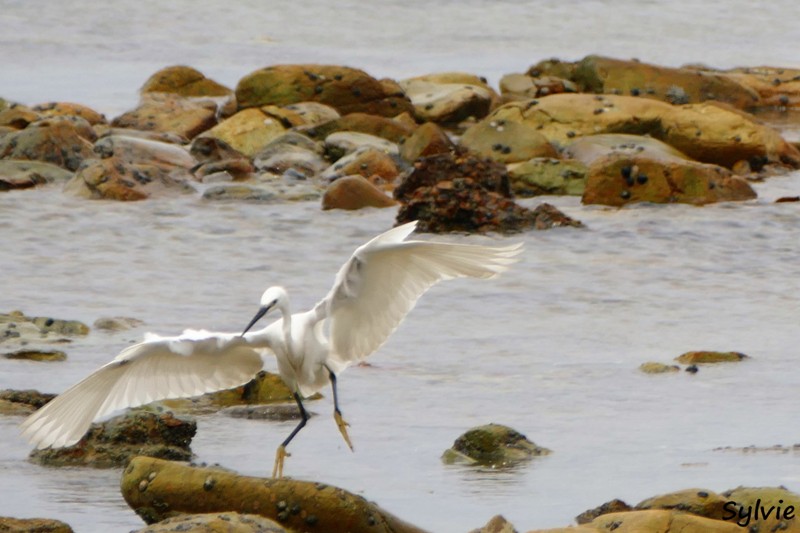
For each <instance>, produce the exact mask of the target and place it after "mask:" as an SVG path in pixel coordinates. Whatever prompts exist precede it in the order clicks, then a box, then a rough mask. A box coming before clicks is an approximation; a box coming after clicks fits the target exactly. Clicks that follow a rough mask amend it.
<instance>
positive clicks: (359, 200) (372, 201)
mask: <svg viewBox="0 0 800 533" xmlns="http://www.w3.org/2000/svg"><path fill="white" fill-rule="evenodd" d="M395 204H397V202H396V201H394V200H393V199H392V198H391V197H390V196H387V195H386V193H385V192H383V191H382V190H381V189H379V188H378V187H376V186H375V185H373V184H372V183H370V182H369V180H367V179H366V178H364V177H363V176H344V177H342V178H339V179H337V180H336V181H334V182H333V183H331V184H330V185H329V186H328V188H327V189H326V190H325V194H324V195H323V196H322V209H325V210H327V209H347V210H355V209H362V208H364V207H391V206H393V205H395Z"/></svg>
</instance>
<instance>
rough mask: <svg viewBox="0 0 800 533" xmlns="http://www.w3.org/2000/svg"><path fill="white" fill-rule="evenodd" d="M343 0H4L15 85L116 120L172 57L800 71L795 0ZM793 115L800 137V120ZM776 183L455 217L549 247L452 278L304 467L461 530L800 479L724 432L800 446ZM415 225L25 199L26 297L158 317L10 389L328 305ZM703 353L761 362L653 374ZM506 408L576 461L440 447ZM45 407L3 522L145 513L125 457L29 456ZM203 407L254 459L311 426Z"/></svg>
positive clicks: (215, 71)
mask: <svg viewBox="0 0 800 533" xmlns="http://www.w3.org/2000/svg"><path fill="white" fill-rule="evenodd" d="M330 5H331V4H329V3H323V2H320V1H319V0H316V1H312V2H279V1H274V2H269V3H263V2H254V1H243V2H237V3H235V4H232V3H230V2H226V3H222V2H213V1H205V0H204V1H200V2H191V3H190V2H188V1H186V0H178V1H175V2H170V3H169V4H164V3H161V2H154V1H150V0H144V1H142V0H137V1H136V2H133V1H119V2H110V3H105V4H102V6H101V5H99V4H97V3H95V2H88V1H85V0H78V1H76V2H69V3H64V4H63V5H61V4H59V5H57V6H55V5H52V3H45V2H41V1H35V0H34V1H30V0H26V1H22V0H16V1H15V0H0V52H2V54H3V58H4V59H3V68H2V69H1V70H0V96H2V97H5V98H8V99H11V100H16V101H21V102H24V103H28V104H35V103H39V102H44V101H50V100H72V101H77V102H80V103H84V104H88V105H91V106H93V107H96V108H97V109H99V110H101V111H103V112H105V113H107V114H108V115H109V116H114V115H115V114H118V113H120V112H122V111H124V110H126V109H128V108H130V107H131V106H133V105H134V104H135V101H136V89H137V88H138V87H139V86H140V85H141V84H142V82H143V81H144V80H145V79H146V78H147V77H148V76H149V75H150V74H152V73H153V72H154V71H155V70H157V69H159V68H162V67H164V66H166V65H170V64H176V63H183V64H190V65H193V66H195V67H197V68H200V69H201V70H203V71H204V72H205V73H206V74H208V75H210V76H212V77H215V78H217V79H218V80H219V81H221V82H223V83H226V84H228V85H231V86H232V85H235V83H236V80H238V79H239V78H240V77H241V76H243V75H244V74H246V73H248V72H250V71H252V70H254V69H256V68H260V67H263V66H265V65H269V64H275V63H290V62H300V61H303V62H318V63H338V64H348V65H352V66H356V67H361V68H364V69H366V70H367V71H368V72H370V73H371V74H374V75H376V76H392V77H396V78H400V77H404V76H411V75H416V74H422V73H426V72H431V71H444V70H467V71H470V72H476V73H480V74H483V75H486V76H487V77H488V78H489V79H490V80H492V81H495V82H496V80H498V79H499V78H500V76H501V75H502V74H504V73H507V72H521V71H524V70H525V69H527V67H528V66H529V65H530V64H532V63H535V62H537V61H539V60H541V59H545V58H549V57H552V56H558V57H562V58H564V59H570V60H572V59H577V58H580V57H582V56H583V55H586V54H588V53H602V54H607V55H612V56H617V57H633V56H637V57H640V58H641V59H642V60H645V61H652V62H657V63H662V64H667V65H680V64H683V63H688V62H702V63H706V64H710V65H713V66H718V67H732V66H737V65H759V64H773V65H783V66H795V67H797V66H800V63H798V58H797V54H796V51H797V45H798V43H800V26H798V25H797V24H796V17H794V18H793V17H788V16H786V14H787V13H789V12H792V10H796V7H795V5H794V2H792V1H786V0H777V1H774V2H770V3H767V4H764V3H762V4H760V5H759V6H758V9H753V7H752V6H753V4H752V3H751V2H744V1H739V0H735V1H732V2H729V3H726V5H725V9H722V8H720V7H719V6H716V7H715V6H713V5H711V4H704V3H701V2H685V1H678V2H663V1H641V0H639V1H635V2H634V1H623V2H605V1H577V0H576V1H568V2H564V1H555V0H553V1H543V2H535V3H533V2H521V1H510V0H506V1H500V2H486V1H478V0H474V1H472V0H471V1H466V2H458V3H455V2H441V3H438V4H437V3H430V2H418V1H416V0H410V1H407V2H403V3H402V4H400V3H396V2H386V1H384V2H380V1H379V2H372V3H370V4H367V3H365V2H356V1H353V0H349V1H348V0H344V1H342V2H337V3H336V8H335V9H331V8H330V7H329V6H330ZM769 120H770V122H772V123H774V124H777V125H778V126H779V127H780V128H781V129H782V131H783V132H784V133H785V135H786V136H787V137H788V138H792V139H795V140H796V139H800V128H798V126H797V123H798V121H797V120H796V119H794V118H793V117H791V116H787V115H779V116H773V117H770V118H769ZM757 187H758V192H759V195H760V197H759V200H757V201H753V202H746V203H741V204H725V205H716V206H708V207H704V208H693V207H688V206H675V205H673V206H659V207H656V206H642V207H634V208H628V209H622V210H611V209H603V208H594V207H582V206H581V205H580V204H579V202H578V201H577V199H552V201H553V202H554V203H556V204H557V205H558V206H559V207H561V208H562V209H563V210H564V211H566V212H567V213H568V214H570V215H572V216H575V217H576V218H579V219H581V220H583V221H584V222H585V223H586V224H587V226H588V228H587V229H585V230H582V231H577V230H571V229H564V230H554V231H548V232H531V233H527V234H524V235H519V236H515V237H511V238H508V239H504V238H500V237H495V238H491V237H470V238H466V237H452V238H455V239H463V240H467V241H469V242H497V241H499V242H507V241H517V240H523V241H525V243H526V251H525V254H524V256H523V259H522V261H521V262H520V263H519V264H518V265H517V266H516V267H515V268H514V269H512V270H511V271H510V272H508V273H507V275H505V276H503V277H502V278H500V279H498V280H496V281H492V282H474V281H456V282H452V283H448V284H445V285H441V286H437V287H436V288H434V289H433V290H432V291H431V292H430V293H428V294H427V295H426V296H425V297H424V298H423V300H422V301H421V302H420V304H419V306H418V307H417V308H416V309H415V310H414V311H413V312H412V313H411V315H410V316H409V318H408V320H407V321H406V322H405V323H404V324H403V325H402V326H401V327H400V329H399V330H398V331H397V332H396V334H395V335H394V336H393V337H392V339H391V340H390V341H389V342H388V343H387V344H386V345H385V346H383V347H382V348H381V349H380V350H379V352H378V353H376V354H375V355H374V356H373V357H372V358H371V359H370V363H371V366H368V367H358V368H353V369H350V370H348V372H347V373H346V374H344V375H343V376H342V379H341V381H340V383H341V392H342V404H343V409H344V411H345V415H346V417H347V419H348V420H349V421H350V422H351V424H352V427H351V436H352V438H353V441H354V443H355V446H356V453H350V451H349V450H347V449H346V447H345V446H344V444H343V442H342V441H341V438H340V436H339V434H338V432H337V430H336V428H335V424H334V423H333V422H332V420H331V417H330V411H331V409H332V406H331V402H330V399H329V398H327V397H326V398H325V399H323V400H321V401H320V402H316V403H313V404H311V406H310V409H311V410H312V411H315V412H317V413H319V414H320V415H321V416H319V417H317V418H314V419H313V420H312V422H311V423H310V424H309V426H308V427H307V428H306V429H305V430H304V431H303V433H302V434H301V436H300V437H298V439H297V440H296V441H295V442H293V443H292V450H291V452H292V457H291V458H289V459H288V460H287V465H286V469H287V473H288V474H289V475H291V476H294V477H298V478H305V479H313V480H319V481H324V482H326V483H330V484H334V485H338V486H342V487H344V488H347V489H349V490H350V491H353V492H356V493H359V494H363V495H364V496H366V497H367V498H369V499H370V500H373V501H376V502H377V503H379V504H380V505H382V506H384V507H385V508H386V509H388V510H390V511H392V512H394V513H395V514H397V515H399V516H401V517H402V518H404V519H406V520H408V521H411V522H413V523H416V524H418V525H420V526H422V527H425V528H428V529H430V530H431V531H433V532H437V533H438V532H443V533H450V532H452V533H456V532H464V531H468V530H470V529H472V528H475V527H478V526H480V525H482V524H484V523H485V522H486V521H487V520H488V519H489V518H490V517H491V516H493V515H494V514H498V513H502V514H504V515H505V516H506V517H507V518H508V519H510V520H511V521H512V522H514V524H515V525H516V526H517V528H518V529H520V530H521V531H524V530H527V529H532V528H543V527H555V526H562V525H566V524H568V523H570V522H571V521H572V519H573V517H574V516H575V515H576V514H577V513H579V512H581V511H582V510H584V509H587V508H590V507H594V506H596V505H599V504H601V503H603V502H605V501H607V500H610V499H612V498H622V499H625V500H626V501H628V502H629V503H635V502H638V501H640V500H641V499H644V498H646V497H648V496H651V495H654V494H658V493H661V492H665V491H671V490H678V489H684V488H688V487H704V488H707V489H711V490H717V491H722V490H726V489H729V488H732V487H735V486H737V485H740V484H742V485H779V484H783V485H786V486H787V487H789V488H790V489H792V490H795V491H800V462H798V457H797V456H796V455H791V454H786V455H784V454H748V455H743V454H739V453H733V452H718V451H713V449H714V448H715V447H719V446H747V445H751V444H755V445H759V446H769V445H774V444H783V445H791V444H794V443H795V442H800V434H799V433H798V429H797V427H798V426H797V404H798V399H800V398H799V396H798V388H797V382H798V374H797V358H798V355H799V354H798V348H797V347H798V326H797V324H798V316H799V315H800V250H799V249H798V248H799V247H798V242H800V240H798V229H797V228H798V227H800V210H798V204H791V203H784V204H774V203H772V201H773V200H774V199H776V198H778V197H780V196H789V195H792V196H794V195H798V194H800V173H794V174H791V175H788V176H786V177H783V178H774V179H771V180H769V181H768V182H767V183H764V184H760V185H757ZM538 201H539V200H536V201H534V202H532V203H537V202H538ZM393 217H394V210H388V211H375V210H367V211H361V212H357V213H331V212H325V213H323V212H321V211H320V210H319V206H318V204H317V203H308V204H295V205H289V206H268V205H253V204H224V203H223V204H220V203H205V202H202V201H201V200H199V199H198V198H197V197H195V196H189V197H183V198H180V199H165V200H154V201H148V202H142V203H136V204H118V203H107V202H86V201H79V200H74V199H71V198H68V197H65V196H63V195H62V194H61V193H60V191H59V190H57V189H56V188H45V189H41V190H36V191H27V192H17V193H13V194H2V195H0V237H2V242H3V247H2V251H0V272H2V273H3V275H2V276H0V310H2V311H10V310H12V309H21V310H23V311H25V312H26V313H27V314H29V315H47V316H54V317H59V318H69V319H78V320H83V321H85V322H87V323H90V324H91V323H92V322H94V320H96V319H97V318H100V317H109V316H129V317H134V318H138V319H141V320H144V321H145V323H146V324H145V325H144V326H143V327H141V328H139V329H137V330H134V331H129V332H124V333H116V334H105V333H100V332H96V333H92V334H91V335H89V336H88V337H87V338H85V339H79V340H76V341H75V342H74V343H73V344H71V345H69V346H68V347H67V352H68V355H69V360H68V361H67V362H66V363H63V364H53V365H46V364H36V363H30V362H21V361H5V360H2V359H0V388H17V389H20V388H36V389H40V390H44V391H53V392H56V391H61V390H63V389H64V388H66V387H67V386H68V385H70V384H72V383H74V382H75V381H77V380H78V379H80V378H81V377H83V376H84V375H86V374H87V373H88V372H90V371H91V370H93V369H94V368H96V367H97V366H99V365H100V364H102V363H104V362H106V361H107V360H109V359H110V358H112V357H113V356H114V355H116V354H117V353H118V352H119V351H120V349H121V348H123V347H125V346H127V345H128V344H130V343H132V342H135V341H136V340H138V339H139V338H140V337H141V335H142V334H143V333H144V332H145V331H148V330H152V331H156V332H160V333H163V334H171V333H178V332H180V331H182V330H183V329H184V328H185V327H205V328H209V329H216V330H232V331H237V330H240V329H241V328H242V326H243V325H244V324H245V322H246V321H247V320H248V319H249V318H250V317H251V316H252V314H253V312H254V310H255V307H256V306H257V303H258V298H259V296H260V294H261V291H262V290H263V288H265V287H266V286H268V285H271V284H283V285H285V286H286V287H288V288H289V290H290V291H291V294H292V298H293V303H294V305H295V306H296V307H297V308H298V309H301V308H306V307H307V306H310V305H313V304H314V303H315V302H316V300H317V299H318V298H320V297H322V296H323V295H324V294H325V292H326V291H327V289H328V288H329V285H330V283H331V281H332V279H333V275H334V273H335V272H336V270H337V269H338V268H339V266H340V264H341V263H342V262H343V261H344V260H345V259H346V258H347V257H349V255H350V253H351V252H352V250H353V249H354V248H355V247H356V246H358V245H359V244H361V243H363V242H364V241H365V240H367V239H368V238H370V237H371V236H373V235H374V234H376V233H377V232H379V231H383V230H384V229H387V228H389V227H390V226H391V225H392V222H393ZM696 349H710V350H738V351H742V352H745V353H747V354H749V355H751V356H752V359H751V360H749V361H747V362H744V363H742V364H736V365H729V366H721V367H719V368H703V369H701V370H700V372H699V373H698V374H696V375H690V374H687V373H685V372H681V373H680V374H674V375H664V376H647V375H644V374H641V373H640V372H638V371H637V367H638V366H639V364H641V363H642V362H645V361H649V360H655V361H661V362H670V361H671V359H672V358H673V357H675V356H677V355H680V354H681V353H683V352H684V351H688V350H696ZM270 364H272V363H270ZM489 422H497V423H505V424H508V425H511V426H513V427H514V428H516V429H517V430H519V431H521V432H523V433H525V434H526V435H527V436H528V437H529V438H530V439H532V440H534V441H535V442H536V443H538V444H540V445H543V446H546V447H548V448H551V449H552V450H554V453H553V454H552V455H550V456H547V457H543V458H539V459H537V460H535V461H533V462H532V463H530V464H529V465H526V466H525V467H523V468H519V469H516V470H511V471H502V472H497V471H485V470H475V469H469V468H463V467H459V466H445V465H443V464H442V463H441V462H440V460H439V457H440V455H441V453H442V451H443V450H444V449H445V448H447V447H448V446H450V445H451V444H452V442H453V440H454V439H455V438H456V437H457V436H458V435H460V434H461V433H462V432H463V431H465V430H466V429H468V428H470V427H472V426H475V425H479V424H485V423H489ZM18 423H19V419H17V418H0V439H1V440H0V442H2V443H3V446H2V447H0V479H1V480H2V483H0V515H14V516H48V517H55V518H60V519H63V520H65V521H67V522H69V523H70V524H71V525H72V526H73V527H74V528H75V530H76V531H78V532H94V531H129V530H132V529H136V528H139V527H141V521H140V520H139V519H138V517H136V516H135V515H134V513H133V512H132V511H131V510H130V509H129V508H128V507H127V505H126V504H125V503H124V501H123V500H122V498H121V496H120V495H119V490H118V481H119V471H116V470H113V471H95V470H86V469H48V468H42V467H38V466H35V465H32V464H29V463H28V462H27V461H26V457H27V453H28V451H29V447H28V446H27V444H25V443H24V442H22V441H21V440H20V439H19V438H18V436H17V428H16V426H17V424H18ZM198 424H199V430H198V435H197V437H196V439H195V441H194V442H193V449H194V451H195V452H196V454H197V456H198V460H199V461H204V462H208V463H220V464H222V465H224V466H227V467H230V468H234V469H236V470H238V471H240V472H242V473H245V474H252V475H265V474H267V473H269V472H270V471H271V466H272V460H273V457H274V450H275V447H276V446H277V445H278V444H279V443H280V441H281V440H283V438H284V437H285V436H286V434H287V433H288V432H289V431H290V429H291V427H292V425H293V424H292V423H291V422H287V423H272V422H262V421H247V420H237V419H230V418H225V417H223V416H219V415H211V416H206V417H201V418H200V419H199V421H198Z"/></svg>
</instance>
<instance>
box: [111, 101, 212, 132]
mask: <svg viewBox="0 0 800 533" xmlns="http://www.w3.org/2000/svg"><path fill="white" fill-rule="evenodd" d="M216 123H217V109H216V105H215V104H213V103H210V102H202V101H195V100H192V99H189V98H185V97H182V96H179V95H177V94H170V93H143V94H142V97H141V100H140V102H139V105H138V106H137V107H136V108H135V109H133V110H131V111H128V112H126V113H123V114H122V115H120V116H118V117H116V118H115V119H114V120H112V121H111V125H112V126H113V127H117V128H133V129H137V130H143V131H156V132H160V133H173V134H176V135H180V136H181V137H185V138H187V139H193V138H195V137H196V136H197V135H199V134H201V133H203V132H204V131H206V130H208V129H210V128H211V127H213V126H214V125H215V124H216Z"/></svg>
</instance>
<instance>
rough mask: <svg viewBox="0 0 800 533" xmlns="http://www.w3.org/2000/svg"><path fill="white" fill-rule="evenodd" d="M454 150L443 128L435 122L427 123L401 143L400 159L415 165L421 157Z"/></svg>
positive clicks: (453, 145)
mask: <svg viewBox="0 0 800 533" xmlns="http://www.w3.org/2000/svg"><path fill="white" fill-rule="evenodd" d="M454 148H455V144H454V143H453V141H451V140H450V137H448V136H447V133H445V131H444V130H443V129H442V128H440V127H439V126H438V125H436V124H435V123H433V122H426V123H425V124H423V125H422V126H420V127H418V128H417V129H416V130H415V131H414V133H412V134H411V135H410V136H409V137H406V138H405V139H402V140H401V141H400V157H402V158H403V159H405V160H406V161H408V162H409V163H413V162H414V161H416V160H417V159H419V158H420V157H427V156H429V155H436V154H444V153H447V152H451V151H452V150H453V149H454Z"/></svg>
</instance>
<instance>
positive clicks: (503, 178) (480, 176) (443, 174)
mask: <svg viewBox="0 0 800 533" xmlns="http://www.w3.org/2000/svg"><path fill="white" fill-rule="evenodd" d="M454 178H470V179H471V180H473V181H475V182H476V183H477V184H478V185H480V186H481V187H482V188H484V189H486V190H487V191H489V192H493V193H497V194H499V195H501V196H504V197H510V196H511V185H510V183H509V179H508V172H507V171H506V167H505V165H502V164H500V163H497V162H495V161H492V160H491V159H487V158H483V157H479V156H477V155H475V154H472V153H469V152H467V151H466V150H464V149H457V150H454V151H452V152H446V153H441V154H436V155H432V156H429V157H424V158H421V159H419V160H418V161H416V162H415V163H414V167H413V169H412V170H411V171H410V172H409V173H407V174H406V175H405V176H404V177H403V179H402V181H401V183H400V184H399V185H398V186H397V188H396V189H395V191H394V197H395V198H396V199H397V200H400V201H406V200H408V199H410V198H411V195H412V194H413V193H414V191H416V190H417V189H419V188H421V187H431V186H434V185H436V184H437V183H439V182H442V181H450V180H453V179H454Z"/></svg>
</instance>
